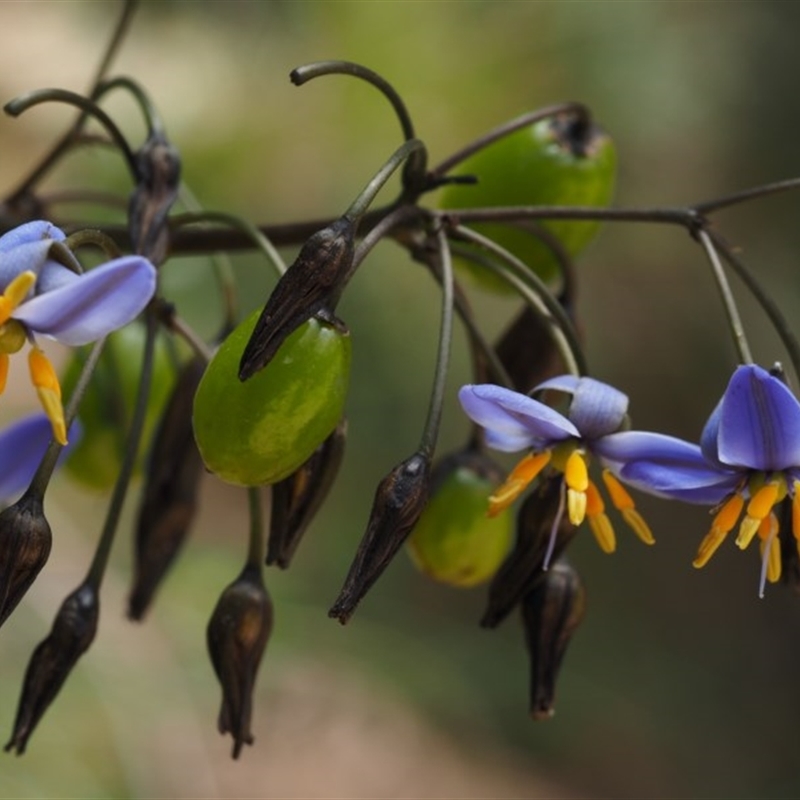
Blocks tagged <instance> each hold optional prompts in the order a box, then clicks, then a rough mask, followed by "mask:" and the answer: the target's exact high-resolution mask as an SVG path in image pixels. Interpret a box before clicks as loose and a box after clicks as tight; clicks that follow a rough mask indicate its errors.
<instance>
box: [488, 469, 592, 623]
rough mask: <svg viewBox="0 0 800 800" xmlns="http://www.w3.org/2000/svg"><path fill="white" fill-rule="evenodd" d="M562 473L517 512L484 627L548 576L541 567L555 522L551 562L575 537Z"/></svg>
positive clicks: (546, 482)
mask: <svg viewBox="0 0 800 800" xmlns="http://www.w3.org/2000/svg"><path fill="white" fill-rule="evenodd" d="M562 491H563V477H562V476H561V475H554V476H552V477H549V478H547V479H545V480H542V481H540V483H539V485H538V486H537V487H536V490H535V491H534V492H532V493H531V494H530V495H528V497H527V498H526V499H525V502H524V503H523V504H522V507H521V508H520V510H519V514H518V516H517V538H516V541H515V542H514V549H513V550H512V551H511V553H510V554H509V556H508V558H506V560H505V561H504V562H503V564H502V566H501V567H500V569H499V570H498V571H497V574H496V575H495V576H494V578H493V579H492V582H491V584H490V585H489V597H488V603H487V607H486V611H485V612H484V615H483V618H482V619H481V625H482V626H483V627H484V628H495V627H497V625H499V624H500V623H501V622H502V621H503V620H504V619H505V618H506V617H507V616H508V615H509V614H510V613H511V611H512V610H513V609H514V607H515V606H516V605H517V604H518V603H519V602H520V601H521V600H522V598H523V596H524V595H525V594H526V593H527V592H529V591H531V590H532V589H533V587H534V586H535V585H536V584H537V583H538V582H540V581H542V580H543V579H545V578H546V577H547V572H546V571H544V570H543V569H542V567H543V566H544V563H545V558H546V556H547V552H548V549H549V547H550V543H551V538H552V533H553V526H554V525H556V526H557V529H556V532H555V540H554V542H553V551H552V553H551V554H550V562H551V563H552V562H553V561H554V560H555V559H556V558H558V556H559V554H560V553H561V552H563V550H564V548H565V547H566V546H567V545H568V544H569V542H570V541H571V540H572V537H573V536H574V535H575V533H576V531H577V528H575V526H574V525H573V524H572V523H571V522H570V521H569V517H568V516H567V515H566V514H564V513H563V507H562V503H563V499H562Z"/></svg>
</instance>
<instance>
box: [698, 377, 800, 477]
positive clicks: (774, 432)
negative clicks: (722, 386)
mask: <svg viewBox="0 0 800 800" xmlns="http://www.w3.org/2000/svg"><path fill="white" fill-rule="evenodd" d="M713 418H714V415H712V421H713ZM710 422H711V421H710ZM717 455H718V458H719V460H720V461H721V462H722V463H723V464H728V465H731V466H737V467H747V468H749V469H755V470H765V471H771V470H784V469H787V468H788V467H795V466H800V403H798V402H797V399H796V398H795V396H794V395H793V394H792V393H791V391H790V390H789V388H788V387H787V386H786V384H785V383H783V381H781V380H780V379H778V378H775V377H773V376H772V375H770V374H769V373H768V372H767V371H766V370H765V369H762V368H761V367H758V366H756V365H754V364H748V365H746V366H743V367H738V368H737V370H736V372H734V373H733V377H732V378H731V380H730V383H729V384H728V388H727V389H726V390H725V394H724V395H723V396H722V401H721V403H720V409H719V425H718V429H717Z"/></svg>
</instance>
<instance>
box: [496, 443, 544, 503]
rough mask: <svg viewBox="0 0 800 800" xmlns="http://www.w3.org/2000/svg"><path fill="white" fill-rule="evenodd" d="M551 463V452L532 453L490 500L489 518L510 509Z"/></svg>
mask: <svg viewBox="0 0 800 800" xmlns="http://www.w3.org/2000/svg"><path fill="white" fill-rule="evenodd" d="M549 462H550V451H549V450H546V451H545V452H543V453H530V454H529V455H527V456H525V458H523V459H522V461H520V462H519V463H518V464H517V465H516V466H515V467H514V469H513V470H511V472H510V473H509V476H508V477H507V478H506V479H505V481H504V482H503V483H502V484H501V485H500V486H498V487H497V489H496V490H495V491H494V493H493V494H492V496H491V497H490V498H489V510H488V511H487V514H488V516H490V517H494V516H496V515H497V514H499V513H500V512H501V511H504V510H505V509H506V508H508V507H509V506H510V505H511V504H512V503H513V502H514V501H515V500H516V499H517V498H518V497H519V496H520V495H521V494H522V492H523V491H525V487H527V486H528V484H529V483H530V482H531V481H532V480H533V479H534V478H536V476H537V475H538V474H539V473H540V472H541V471H542V470H543V469H544V468H545V467H546V466H547V464H548V463H549Z"/></svg>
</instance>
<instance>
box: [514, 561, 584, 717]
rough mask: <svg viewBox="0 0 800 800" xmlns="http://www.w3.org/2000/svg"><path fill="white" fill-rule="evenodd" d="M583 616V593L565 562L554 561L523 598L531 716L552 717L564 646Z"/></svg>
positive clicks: (581, 585)
mask: <svg viewBox="0 0 800 800" xmlns="http://www.w3.org/2000/svg"><path fill="white" fill-rule="evenodd" d="M585 613H586V590H585V589H584V587H583V583H582V581H581V578H580V575H578V573H577V571H576V570H575V569H574V568H573V567H572V566H571V565H570V564H568V563H567V562H566V561H563V560H562V561H557V562H556V563H555V564H553V565H552V566H551V567H550V569H549V570H548V571H547V572H546V573H545V577H544V579H543V580H541V581H539V582H538V583H537V584H536V586H535V587H534V588H533V589H532V590H531V591H530V592H528V594H526V595H525V596H524V597H523V598H522V621H523V624H524V626H525V643H526V645H527V647H528V653H529V655H530V715H531V717H532V718H533V719H536V720H539V719H549V718H550V717H552V716H553V713H554V701H555V693H556V680H557V678H558V672H559V669H560V667H561V662H562V660H563V658H564V653H565V652H566V650H567V645H569V642H570V640H571V638H572V635H573V634H574V633H575V630H576V629H577V628H578V626H579V625H580V623H581V621H582V620H583V617H584V615H585Z"/></svg>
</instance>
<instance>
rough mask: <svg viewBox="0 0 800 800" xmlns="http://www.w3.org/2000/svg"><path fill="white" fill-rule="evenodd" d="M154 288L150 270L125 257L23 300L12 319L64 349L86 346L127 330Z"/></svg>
mask: <svg viewBox="0 0 800 800" xmlns="http://www.w3.org/2000/svg"><path fill="white" fill-rule="evenodd" d="M155 288H156V270H155V267H154V266H153V265H152V264H151V263H150V262H149V261H148V260H147V259H145V258H142V257H141V256H125V257H123V258H118V259H115V260H114V261H109V262H108V263H107V264H103V265H102V266H100V267H97V268H96V269H93V270H91V271H89V272H86V273H84V274H83V275H80V276H76V279H75V280H72V281H69V282H67V283H66V284H64V285H62V286H60V287H59V288H58V289H54V290H53V291H51V292H47V293H45V294H40V295H37V296H36V297H34V298H33V299H32V300H28V301H26V302H25V303H23V304H22V305H21V306H19V308H17V310H16V311H15V312H14V319H18V320H19V321H20V322H22V323H24V324H25V325H26V326H27V327H28V328H29V329H30V330H31V331H33V332H34V333H42V334H45V335H47V336H51V337H52V338H54V339H57V340H58V341H59V342H63V343H64V344H69V345H80V344H87V343H88V342H92V341H94V340H96V339H99V338H100V337H101V336H105V335H106V334H107V333H111V331H113V330H116V329H117V328H121V327H122V326H123V325H127V323H129V322H130V321H131V320H133V319H134V318H135V317H136V316H137V315H138V314H139V313H140V312H141V311H142V309H144V307H145V306H146V305H147V302H148V301H149V300H150V298H151V297H152V296H153V293H154V292H155Z"/></svg>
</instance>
